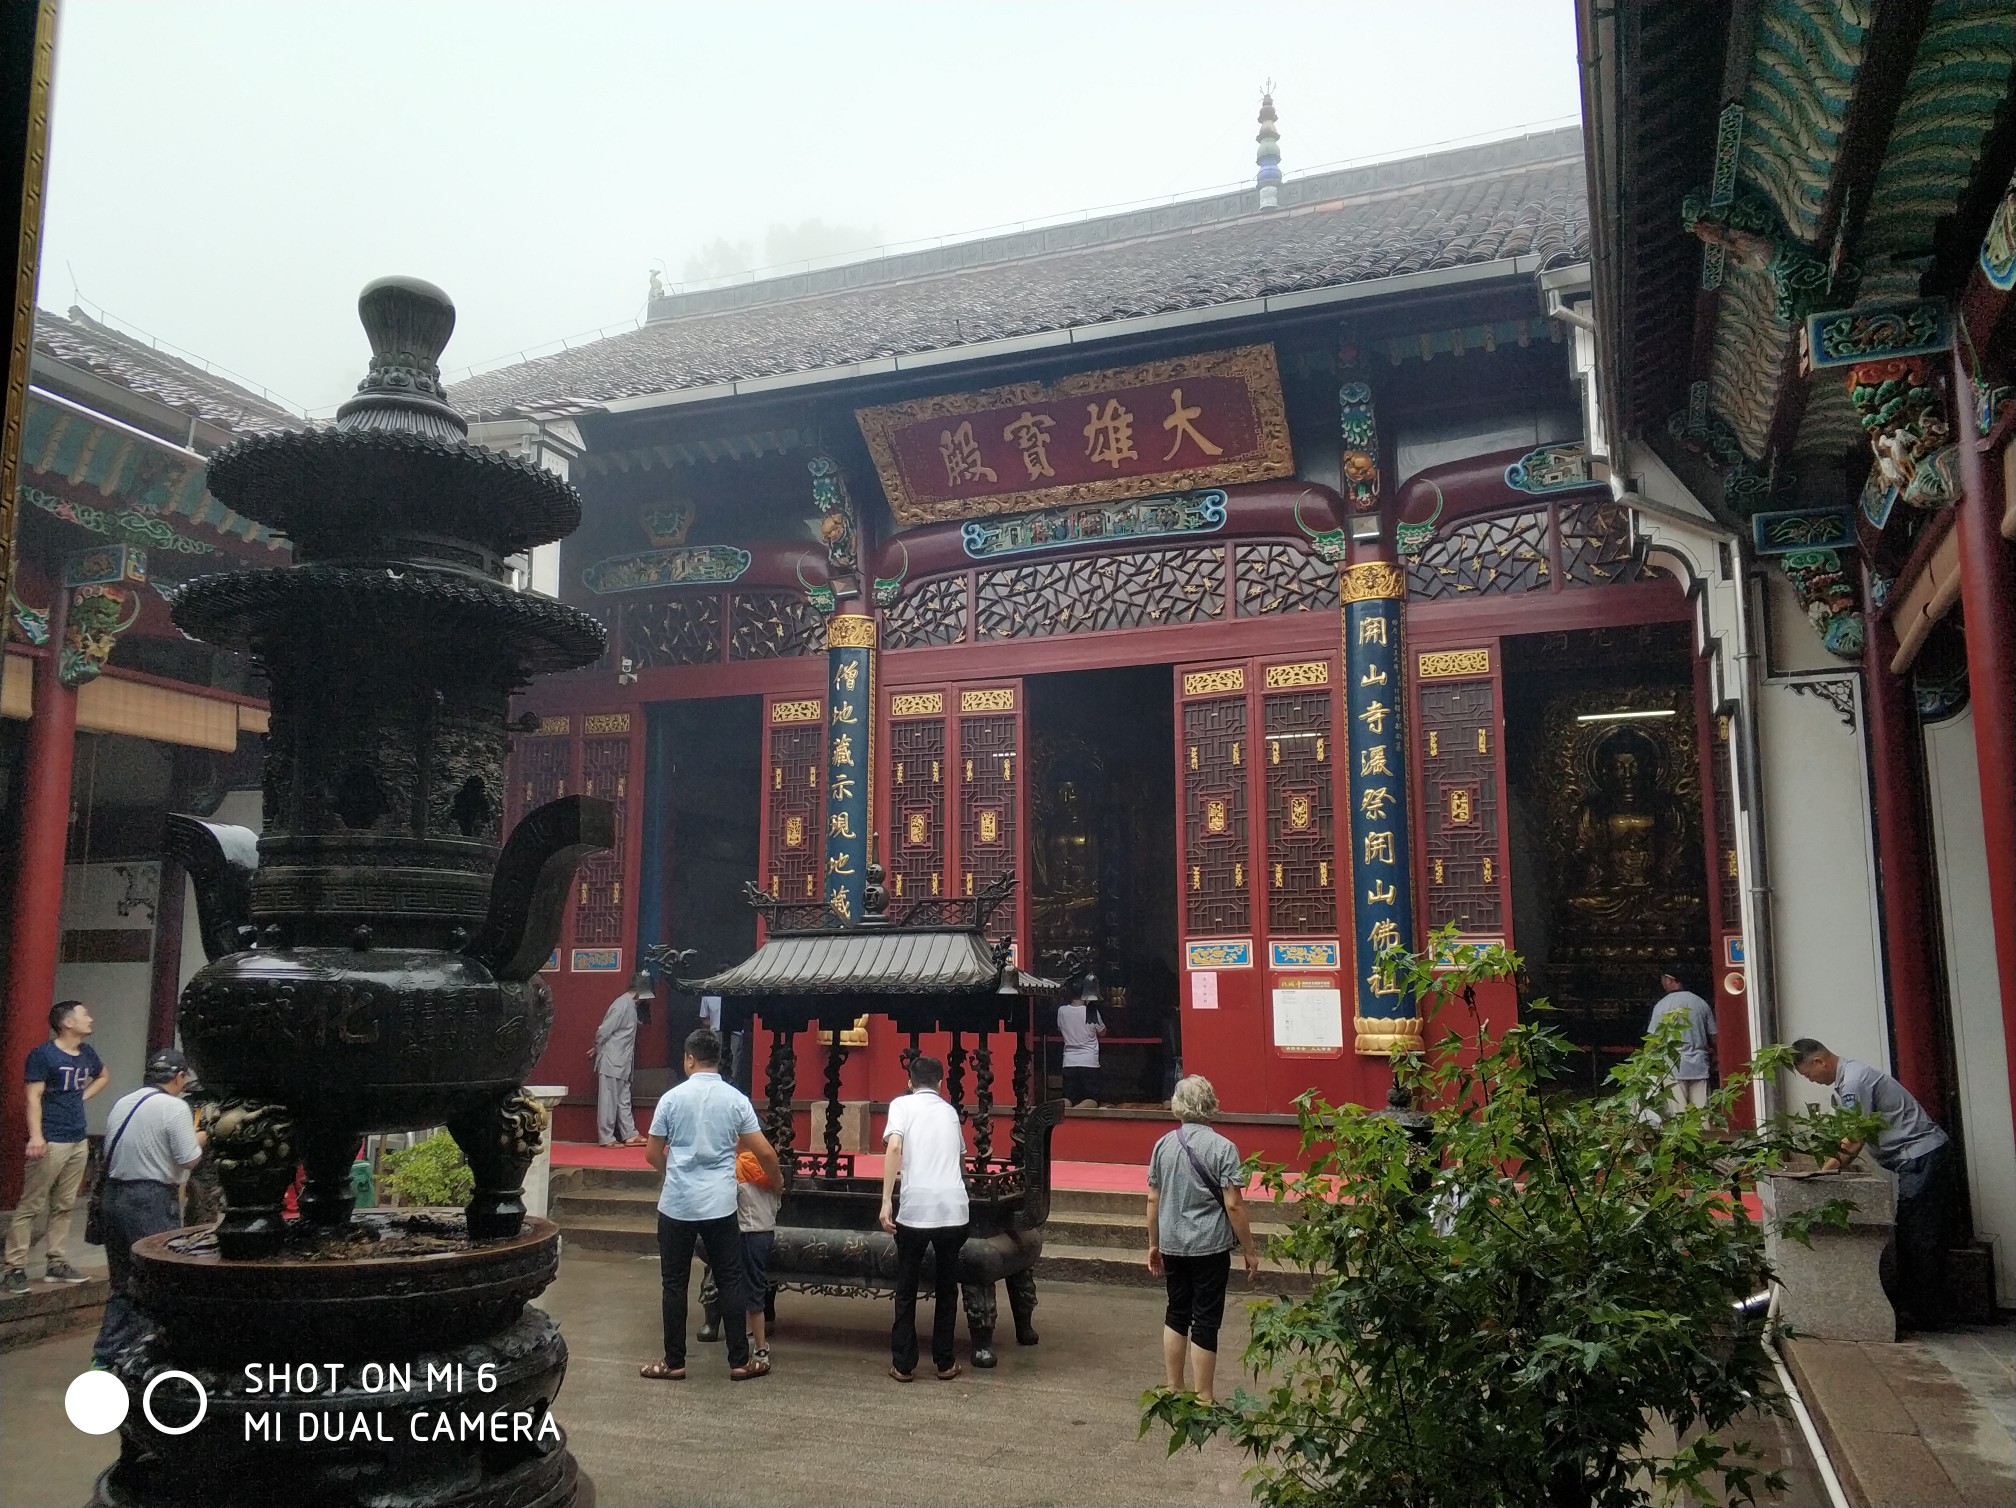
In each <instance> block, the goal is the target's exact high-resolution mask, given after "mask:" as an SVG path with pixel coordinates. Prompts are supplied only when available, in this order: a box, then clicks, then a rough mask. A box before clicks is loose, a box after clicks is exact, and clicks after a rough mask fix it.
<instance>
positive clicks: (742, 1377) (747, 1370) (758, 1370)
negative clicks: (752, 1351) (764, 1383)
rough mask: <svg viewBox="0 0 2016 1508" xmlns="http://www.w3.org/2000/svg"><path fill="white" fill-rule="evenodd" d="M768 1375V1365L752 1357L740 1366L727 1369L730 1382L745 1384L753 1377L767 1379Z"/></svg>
mask: <svg viewBox="0 0 2016 1508" xmlns="http://www.w3.org/2000/svg"><path fill="white" fill-rule="evenodd" d="M769 1375H770V1363H769V1362H767V1361H762V1360H759V1359H758V1358H756V1357H754V1356H752V1357H750V1358H749V1360H748V1361H746V1362H744V1363H743V1364H742V1365H741V1366H739V1367H730V1368H729V1369H728V1380H729V1381H730V1382H747V1381H749V1380H750V1379H751V1378H753V1377H768V1376H769Z"/></svg>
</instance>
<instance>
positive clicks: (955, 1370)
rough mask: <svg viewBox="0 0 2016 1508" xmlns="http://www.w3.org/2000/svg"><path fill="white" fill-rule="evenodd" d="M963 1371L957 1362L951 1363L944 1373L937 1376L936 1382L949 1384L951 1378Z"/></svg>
mask: <svg viewBox="0 0 2016 1508" xmlns="http://www.w3.org/2000/svg"><path fill="white" fill-rule="evenodd" d="M965 1370H966V1369H965V1368H964V1367H963V1366H961V1365H960V1364H959V1363H958V1362H956V1361H955V1362H953V1363H952V1365H951V1366H949V1367H947V1368H946V1369H945V1370H944V1371H942V1372H940V1373H939V1374H938V1380H939V1381H940V1382H950V1381H951V1380H952V1379H953V1378H955V1377H957V1376H958V1375H959V1374H960V1373H961V1372H963V1371H965Z"/></svg>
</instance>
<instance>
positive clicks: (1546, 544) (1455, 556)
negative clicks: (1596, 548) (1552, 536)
mask: <svg viewBox="0 0 2016 1508" xmlns="http://www.w3.org/2000/svg"><path fill="white" fill-rule="evenodd" d="M1547 518H1548V512H1547V510H1546V509H1545V508H1538V509H1534V510H1533V511H1531V512H1528V513H1508V514H1505V515H1504V516H1502V517H1499V518H1481V519H1475V520H1472V521H1470V522H1468V523H1461V524H1452V525H1450V526H1449V527H1448V528H1446V529H1444V530H1442V531H1441V532H1439V533H1438V534H1437V535H1436V536H1435V537H1434V538H1433V539H1431V540H1429V541H1428V543H1427V544H1425V545H1423V546H1422V547H1421V553H1420V554H1419V555H1417V556H1415V557H1414V558H1413V559H1412V560H1410V561H1408V562H1407V590H1408V593H1409V594H1410V595H1411V596H1415V597H1429V598H1434V597H1467V596H1472V595H1489V594H1491V593H1494V592H1544V591H1546V590H1547V589H1548V588H1549V587H1550V586H1552V584H1553V579H1554V572H1553V564H1552V561H1551V558H1550V548H1551V542H1550V540H1549V538H1548V529H1547Z"/></svg>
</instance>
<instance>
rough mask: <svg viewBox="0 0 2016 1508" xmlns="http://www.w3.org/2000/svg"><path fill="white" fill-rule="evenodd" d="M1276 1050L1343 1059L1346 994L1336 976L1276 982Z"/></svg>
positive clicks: (1322, 975)
mask: <svg viewBox="0 0 2016 1508" xmlns="http://www.w3.org/2000/svg"><path fill="white" fill-rule="evenodd" d="M1274 1050H1275V1051H1276V1052H1279V1053H1291V1054H1294V1055H1295V1056H1297V1057H1316V1058H1334V1057H1340V1056H1342V1055H1343V1052H1344V992H1343V991H1342V990H1341V989H1339V988H1338V987H1337V976H1336V975H1334V974H1321V975H1315V976H1312V977H1309V978H1301V979H1277V980H1275V981H1274Z"/></svg>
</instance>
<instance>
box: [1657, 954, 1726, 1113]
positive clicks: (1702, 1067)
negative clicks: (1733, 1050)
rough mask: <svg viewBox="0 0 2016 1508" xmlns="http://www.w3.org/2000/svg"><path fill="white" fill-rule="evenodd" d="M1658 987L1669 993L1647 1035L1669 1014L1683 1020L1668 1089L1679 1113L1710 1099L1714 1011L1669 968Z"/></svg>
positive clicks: (1661, 1000) (1674, 1110)
mask: <svg viewBox="0 0 2016 1508" xmlns="http://www.w3.org/2000/svg"><path fill="white" fill-rule="evenodd" d="M1659 988H1661V989H1662V990H1664V991H1665V992H1666V993H1665V994H1664V995H1662V996H1660V997H1659V1003H1658V1004H1656V1005H1654V1006H1653V1007H1652V1019H1651V1020H1650V1021H1649V1022H1647V1023H1646V1026H1645V1035H1646V1036H1648V1037H1650V1036H1654V1035H1656V1034H1657V1032H1658V1030H1659V1026H1660V1023H1661V1022H1663V1021H1665V1020H1667V1019H1668V1018H1669V1017H1673V1016H1678V1017H1679V1018H1680V1020H1681V1028H1680V1053H1679V1056H1678V1058H1677V1059H1675V1061H1674V1064H1673V1077H1672V1078H1671V1079H1670V1080H1669V1081H1668V1082H1667V1091H1666V1095H1667V1104H1668V1108H1669V1109H1670V1110H1671V1111H1672V1113H1673V1114H1675V1115H1678V1114H1679V1113H1680V1112H1681V1111H1683V1110H1685V1109H1687V1108H1688V1107H1689V1106H1692V1107H1694V1108H1695V1109H1699V1108H1700V1107H1701V1106H1703V1105H1705V1104H1707V1103H1708V1075H1709V1072H1710V1070H1711V1069H1712V1068H1713V1067H1714V1062H1713V1057H1712V1054H1713V1052H1714V1047H1715V1012H1714V1011H1713V1010H1711V1009H1710V1008H1709V1005H1708V1002H1707V1001H1705V1000H1703V999H1702V998H1701V997H1700V996H1699V995H1697V994H1695V993H1694V992H1693V991H1692V990H1690V989H1688V988H1687V986H1686V985H1684V984H1682V983H1681V982H1680V977H1679V975H1677V974H1675V973H1674V972H1673V971H1672V970H1670V969H1669V970H1667V971H1666V972H1665V973H1664V974H1661V975H1660V976H1659Z"/></svg>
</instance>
